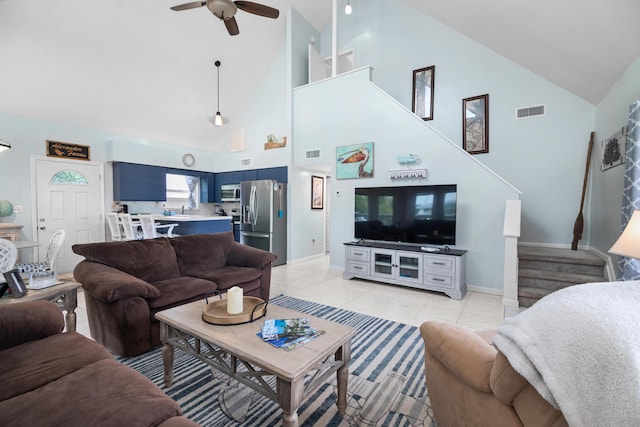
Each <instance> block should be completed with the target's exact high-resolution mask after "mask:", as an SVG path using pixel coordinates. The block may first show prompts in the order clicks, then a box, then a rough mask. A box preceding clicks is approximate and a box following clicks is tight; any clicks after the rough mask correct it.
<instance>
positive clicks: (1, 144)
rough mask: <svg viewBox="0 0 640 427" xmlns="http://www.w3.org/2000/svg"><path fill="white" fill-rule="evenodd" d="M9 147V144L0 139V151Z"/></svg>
mask: <svg viewBox="0 0 640 427" xmlns="http://www.w3.org/2000/svg"><path fill="white" fill-rule="evenodd" d="M10 148H11V144H9V143H8V142H5V141H3V140H1V139H0V153H1V152H3V151H5V150H9V149H10Z"/></svg>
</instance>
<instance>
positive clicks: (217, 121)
mask: <svg viewBox="0 0 640 427" xmlns="http://www.w3.org/2000/svg"><path fill="white" fill-rule="evenodd" d="M215 65H216V68H217V69H218V111H217V112H216V117H215V119H214V120H213V124H214V125H216V126H222V114H220V61H216V62H215Z"/></svg>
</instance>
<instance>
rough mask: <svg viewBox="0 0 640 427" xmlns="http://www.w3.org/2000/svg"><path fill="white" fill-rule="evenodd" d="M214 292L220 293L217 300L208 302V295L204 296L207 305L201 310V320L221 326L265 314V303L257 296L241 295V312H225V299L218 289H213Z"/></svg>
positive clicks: (252, 319) (246, 321)
mask: <svg viewBox="0 0 640 427" xmlns="http://www.w3.org/2000/svg"><path fill="white" fill-rule="evenodd" d="M214 293H217V294H218V295H220V299H219V300H217V301H214V302H209V298H208V296H207V297H205V303H206V304H207V305H206V306H205V308H204V310H203V311H202V320H203V321H205V322H206V323H210V324H212V325H221V326H230V325H240V324H242V323H249V322H253V321H254V320H256V319H260V318H261V317H263V316H264V315H265V314H267V303H266V302H265V301H264V300H263V299H261V298H258V297H243V298H242V299H243V301H242V308H243V309H242V312H240V313H238V314H229V313H228V312H227V301H226V300H223V299H222V294H220V291H215V292H214Z"/></svg>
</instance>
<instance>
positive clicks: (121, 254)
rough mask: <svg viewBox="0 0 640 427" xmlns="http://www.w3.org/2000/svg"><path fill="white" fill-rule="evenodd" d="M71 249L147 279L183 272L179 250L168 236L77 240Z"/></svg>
mask: <svg viewBox="0 0 640 427" xmlns="http://www.w3.org/2000/svg"><path fill="white" fill-rule="evenodd" d="M72 249H73V252H75V253H76V254H78V255H82V256H83V257H85V258H86V259H87V260H89V261H93V262H97V263H100V264H105V265H108V266H111V267H113V268H116V269H118V270H122V271H124V272H125V273H129V274H131V275H132V276H135V277H137V278H139V279H142V280H144V281H146V282H153V281H159V280H165V279H170V278H172V277H178V276H180V270H179V269H178V263H177V261H176V253H175V251H174V250H173V246H171V243H169V239H167V238H166V237H160V238H157V239H146V240H130V241H126V242H104V243H85V244H76V245H73V246H72Z"/></svg>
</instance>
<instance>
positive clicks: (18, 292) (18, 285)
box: [0, 268, 27, 298]
mask: <svg viewBox="0 0 640 427" xmlns="http://www.w3.org/2000/svg"><path fill="white" fill-rule="evenodd" d="M2 275H3V276H4V279H5V280H6V282H7V283H6V284H4V283H3V284H1V285H0V289H1V291H0V296H2V295H4V293H5V292H6V290H7V288H8V289H10V290H11V295H12V296H13V297H14V298H20V297H22V296H24V295H25V294H26V293H27V287H26V286H25V284H24V282H23V281H22V277H21V276H20V271H19V270H18V269H17V268H14V269H13V270H10V271H6V272H4V273H2Z"/></svg>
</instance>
